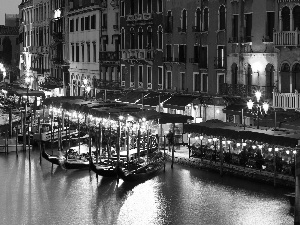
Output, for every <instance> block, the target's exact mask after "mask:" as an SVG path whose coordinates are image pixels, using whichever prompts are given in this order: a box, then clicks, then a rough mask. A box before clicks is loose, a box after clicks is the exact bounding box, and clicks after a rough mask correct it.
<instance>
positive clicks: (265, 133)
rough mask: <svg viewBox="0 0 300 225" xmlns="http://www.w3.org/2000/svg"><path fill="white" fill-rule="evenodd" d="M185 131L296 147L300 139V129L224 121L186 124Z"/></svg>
mask: <svg viewBox="0 0 300 225" xmlns="http://www.w3.org/2000/svg"><path fill="white" fill-rule="evenodd" d="M183 128H184V132H186V133H199V134H201V133H202V134H205V135H212V136H220V137H223V138H229V139H235V140H237V139H244V140H253V141H258V142H263V143H268V144H273V145H281V146H288V147H295V146H297V145H298V140H299V139H300V131H299V132H295V131H291V130H286V129H278V130H274V129H268V128H262V129H256V128H253V127H250V128H249V127H246V128H245V130H244V127H243V126H234V125H232V124H230V123H224V122H219V121H218V122H209V121H208V122H203V123H200V124H186V125H184V127H183Z"/></svg>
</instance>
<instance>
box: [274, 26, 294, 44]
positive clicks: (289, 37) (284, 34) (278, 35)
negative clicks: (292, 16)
mask: <svg viewBox="0 0 300 225" xmlns="http://www.w3.org/2000/svg"><path fill="white" fill-rule="evenodd" d="M273 40H274V44H275V45H276V46H299V45H300V31H298V30H296V31H281V32H275V33H274V38H273Z"/></svg>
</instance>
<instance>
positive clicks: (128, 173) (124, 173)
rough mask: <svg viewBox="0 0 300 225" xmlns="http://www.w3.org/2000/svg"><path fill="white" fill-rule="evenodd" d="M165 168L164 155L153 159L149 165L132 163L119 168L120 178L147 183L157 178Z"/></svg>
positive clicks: (158, 155)
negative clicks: (154, 177)
mask: <svg viewBox="0 0 300 225" xmlns="http://www.w3.org/2000/svg"><path fill="white" fill-rule="evenodd" d="M163 167H164V157H163V156H162V153H159V154H157V155H156V156H155V157H153V158H151V159H150V160H149V162H148V163H141V164H140V163H137V164H136V163H133V165H131V163H130V162H129V163H128V164H125V165H124V166H120V167H118V168H117V173H118V176H119V177H120V178H121V179H122V180H123V181H145V180H147V179H149V178H151V177H153V176H155V175H156V174H157V173H158V172H159V171H160V170H161V169H162V168H163Z"/></svg>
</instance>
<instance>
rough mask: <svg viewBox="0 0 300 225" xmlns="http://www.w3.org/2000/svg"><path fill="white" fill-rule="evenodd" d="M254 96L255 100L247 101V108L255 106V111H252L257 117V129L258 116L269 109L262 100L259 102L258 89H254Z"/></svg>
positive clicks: (250, 108) (259, 93)
mask: <svg viewBox="0 0 300 225" xmlns="http://www.w3.org/2000/svg"><path fill="white" fill-rule="evenodd" d="M255 97H256V102H253V101H252V100H251V99H250V100H249V101H248V102H247V107H248V109H249V110H252V109H254V108H255V111H256V112H255V111H253V112H252V113H253V114H254V115H255V114H256V118H257V129H259V116H260V115H261V114H262V113H263V112H264V113H265V114H267V112H268V110H269V104H268V103H266V102H264V103H262V102H260V98H261V92H260V91H256V92H255Z"/></svg>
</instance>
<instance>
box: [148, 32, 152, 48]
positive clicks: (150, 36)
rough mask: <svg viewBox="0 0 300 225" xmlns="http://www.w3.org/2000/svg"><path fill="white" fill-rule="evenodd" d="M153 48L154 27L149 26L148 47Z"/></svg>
mask: <svg viewBox="0 0 300 225" xmlns="http://www.w3.org/2000/svg"><path fill="white" fill-rule="evenodd" d="M151 48H152V28H151V27H148V28H147V49H151Z"/></svg>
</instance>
